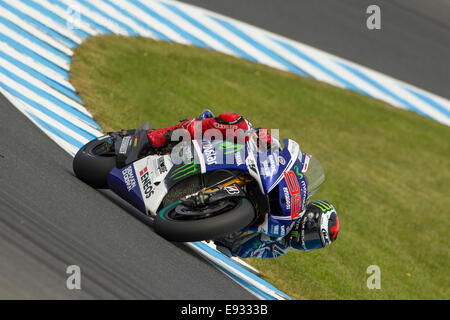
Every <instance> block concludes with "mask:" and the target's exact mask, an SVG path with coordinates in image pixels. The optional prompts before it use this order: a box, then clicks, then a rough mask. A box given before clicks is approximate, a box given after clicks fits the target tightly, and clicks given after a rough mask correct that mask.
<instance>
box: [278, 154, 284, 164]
mask: <svg viewBox="0 0 450 320" xmlns="http://www.w3.org/2000/svg"><path fill="white" fill-rule="evenodd" d="M278 162H279V163H280V164H281V165H282V166H284V165H285V164H286V159H284V158H283V157H282V156H279V157H278Z"/></svg>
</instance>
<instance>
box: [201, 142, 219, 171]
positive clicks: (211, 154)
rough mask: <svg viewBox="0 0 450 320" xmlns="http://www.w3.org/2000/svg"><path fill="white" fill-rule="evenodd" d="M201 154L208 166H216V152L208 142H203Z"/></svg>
mask: <svg viewBox="0 0 450 320" xmlns="http://www.w3.org/2000/svg"><path fill="white" fill-rule="evenodd" d="M203 154H204V155H205V157H206V163H207V164H208V165H212V164H217V155H216V150H215V149H214V146H213V145H212V143H211V142H210V141H205V143H204V144H203Z"/></svg>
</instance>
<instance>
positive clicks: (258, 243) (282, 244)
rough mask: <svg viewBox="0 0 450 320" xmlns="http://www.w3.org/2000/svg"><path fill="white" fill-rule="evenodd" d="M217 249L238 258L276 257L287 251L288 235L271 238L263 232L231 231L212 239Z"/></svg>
mask: <svg viewBox="0 0 450 320" xmlns="http://www.w3.org/2000/svg"><path fill="white" fill-rule="evenodd" d="M214 243H215V244H216V247H217V249H218V250H219V251H221V252H222V253H224V254H225V255H227V256H229V257H231V256H237V257H240V258H277V257H279V256H282V255H284V254H285V253H287V252H288V251H289V249H290V248H291V246H290V245H289V235H287V236H285V237H284V238H273V237H270V236H268V235H266V234H264V233H258V232H252V233H242V232H237V233H233V234H231V235H229V236H227V237H225V238H221V239H217V240H216V241H214Z"/></svg>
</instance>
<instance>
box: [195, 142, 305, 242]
mask: <svg viewBox="0 0 450 320" xmlns="http://www.w3.org/2000/svg"><path fill="white" fill-rule="evenodd" d="M283 142H284V148H283V150H281V151H279V150H275V151H273V152H269V153H264V152H259V151H258V148H257V146H256V144H255V142H254V141H253V140H249V141H248V142H247V144H246V145H245V146H244V145H239V144H233V143H231V142H224V141H203V142H202V143H201V146H200V144H199V147H198V148H197V149H196V152H197V153H201V154H202V156H201V157H199V159H200V160H201V161H203V163H202V164H201V167H202V168H204V169H202V173H204V172H212V171H216V170H220V169H226V170H238V171H247V172H248V173H249V174H250V175H251V176H252V177H253V178H254V179H255V180H256V181H257V182H258V184H259V186H260V188H261V191H262V192H263V193H264V194H269V192H271V191H272V190H274V189H275V187H276V186H278V200H279V203H281V202H280V201H281V199H282V198H284V200H285V202H284V205H281V212H282V214H281V215H274V214H271V213H269V214H267V215H266V219H265V221H264V223H263V224H261V225H260V226H259V227H256V228H249V229H247V230H246V231H251V232H261V233H265V234H268V235H270V236H273V237H282V236H284V235H285V234H287V233H288V232H289V231H290V229H291V228H292V225H293V222H294V221H295V220H297V219H298V218H300V217H301V216H302V214H303V213H304V212H305V209H306V200H307V182H306V179H305V177H304V175H303V173H302V169H303V167H304V164H303V161H304V159H305V156H304V155H303V154H302V153H301V150H300V147H299V145H298V144H297V143H296V142H295V141H293V140H290V139H284V140H283ZM243 159H245V160H244V161H242V160H243Z"/></svg>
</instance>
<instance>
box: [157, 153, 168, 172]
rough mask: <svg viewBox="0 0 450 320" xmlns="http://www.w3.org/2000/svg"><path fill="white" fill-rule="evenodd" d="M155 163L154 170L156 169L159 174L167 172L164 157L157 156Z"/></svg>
mask: <svg viewBox="0 0 450 320" xmlns="http://www.w3.org/2000/svg"><path fill="white" fill-rule="evenodd" d="M156 161H157V164H156V170H158V172H159V174H163V173H166V172H167V167H166V163H165V162H164V158H163V157H161V158H158V160H156Z"/></svg>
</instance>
